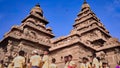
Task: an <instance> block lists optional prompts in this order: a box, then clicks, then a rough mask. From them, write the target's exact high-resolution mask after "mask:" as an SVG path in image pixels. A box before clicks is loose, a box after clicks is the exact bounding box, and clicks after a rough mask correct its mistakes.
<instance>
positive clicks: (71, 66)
mask: <svg viewBox="0 0 120 68" xmlns="http://www.w3.org/2000/svg"><path fill="white" fill-rule="evenodd" d="M72 58H73V57H72V55H68V68H76V64H75V62H74V61H73V60H72Z"/></svg>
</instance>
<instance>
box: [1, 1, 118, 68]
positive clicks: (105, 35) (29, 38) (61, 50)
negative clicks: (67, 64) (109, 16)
mask: <svg viewBox="0 0 120 68" xmlns="http://www.w3.org/2000/svg"><path fill="white" fill-rule="evenodd" d="M48 23H49V22H48V21H47V20H46V19H45V17H44V15H43V10H42V9H41V7H40V5H39V4H37V5H36V6H35V7H34V8H32V9H31V11H30V13H29V15H28V16H27V17H25V19H24V20H22V22H21V25H19V26H13V27H12V28H11V30H10V31H9V32H7V33H6V34H5V35H4V39H3V40H1V41H0V60H2V59H4V62H6V63H7V62H9V61H10V58H11V57H12V58H13V57H15V56H16V55H17V52H18V51H19V50H24V51H25V52H26V57H27V58H28V57H30V55H31V52H32V51H33V50H34V49H37V50H38V51H39V53H40V54H42V53H43V50H44V49H46V48H47V49H49V50H50V55H51V57H53V58H56V60H57V62H56V63H57V65H58V67H59V68H63V65H64V61H63V57H64V56H66V55H69V54H72V55H73V60H74V61H76V63H77V64H78V66H79V64H80V62H81V59H82V57H85V56H90V55H92V54H93V53H96V54H98V55H99V56H101V57H102V59H103V60H105V61H107V62H108V64H109V65H110V68H115V65H116V64H117V62H118V61H119V60H120V42H119V41H118V39H116V38H113V37H112V36H111V35H110V34H109V32H108V31H107V29H106V28H105V27H104V25H103V24H102V23H101V21H100V20H99V19H98V18H97V17H96V15H95V13H94V12H93V11H92V10H91V9H90V5H89V4H88V3H87V2H86V1H84V3H83V4H82V7H81V11H80V12H79V13H78V15H77V17H76V19H75V23H74V24H73V29H72V30H71V31H70V33H69V34H68V35H67V36H62V37H59V38H57V39H56V38H54V37H55V36H54V34H53V33H52V29H51V28H50V27H48V28H47V27H46V25H47V24H48Z"/></svg>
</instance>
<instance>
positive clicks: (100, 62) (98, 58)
mask: <svg viewBox="0 0 120 68" xmlns="http://www.w3.org/2000/svg"><path fill="white" fill-rule="evenodd" d="M96 58H97V60H98V65H99V68H102V61H101V59H100V57H96Z"/></svg>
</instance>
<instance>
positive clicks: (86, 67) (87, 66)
mask: <svg viewBox="0 0 120 68" xmlns="http://www.w3.org/2000/svg"><path fill="white" fill-rule="evenodd" d="M80 68H91V65H90V62H88V58H86V57H83V58H82V63H81V65H80Z"/></svg>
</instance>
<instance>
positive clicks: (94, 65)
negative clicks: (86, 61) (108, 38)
mask: <svg viewBox="0 0 120 68" xmlns="http://www.w3.org/2000/svg"><path fill="white" fill-rule="evenodd" d="M92 59H93V60H92V68H99V61H98V59H97V58H96V54H94V55H93V56H92Z"/></svg>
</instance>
